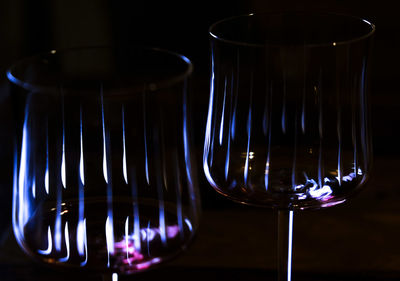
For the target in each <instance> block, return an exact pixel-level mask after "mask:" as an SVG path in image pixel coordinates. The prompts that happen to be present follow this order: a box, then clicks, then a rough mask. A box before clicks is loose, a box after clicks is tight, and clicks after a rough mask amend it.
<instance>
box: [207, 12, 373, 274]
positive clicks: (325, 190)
mask: <svg viewBox="0 0 400 281" xmlns="http://www.w3.org/2000/svg"><path fill="white" fill-rule="evenodd" d="M374 31H375V27H374V25H373V24H371V23H370V22H368V21H366V20H364V19H359V18H356V17H352V16H345V15H334V14H315V13H280V14H249V15H243V16H237V17H232V18H228V19H224V20H221V21H219V22H217V23H215V24H213V25H212V26H211V27H210V31H209V34H210V42H211V83H210V84H211V87H210V99H209V108H208V118H207V125H206V133H205V143H204V154H203V168H204V172H205V175H206V177H207V179H208V181H209V183H210V184H211V185H212V187H213V188H214V189H215V190H216V191H217V192H219V193H221V194H222V195H224V196H226V197H227V198H229V199H231V200H233V201H237V202H240V203H243V204H249V205H256V206H265V207H272V208H274V209H275V210H277V214H278V240H279V241H278V243H277V244H278V280H280V281H281V280H291V263H292V259H291V257H292V238H293V236H292V235H293V229H292V228H293V211H295V210H302V209H309V208H324V207H329V206H333V205H336V204H340V203H342V202H344V201H346V200H347V198H348V197H349V196H350V195H352V194H354V193H355V192H356V191H358V190H359V189H360V188H361V187H362V186H363V185H364V183H365V181H366V180H367V178H368V174H369V173H370V168H371V160H372V152H371V149H372V145H371V130H370V124H369V106H368V102H369V101H368V95H367V92H368V91H367V90H368V89H367V86H368V85H367V81H368V71H369V66H370V52H371V41H372V37H373V36H372V35H373V34H374Z"/></svg>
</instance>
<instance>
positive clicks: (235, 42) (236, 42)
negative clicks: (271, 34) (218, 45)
mask: <svg viewBox="0 0 400 281" xmlns="http://www.w3.org/2000/svg"><path fill="white" fill-rule="evenodd" d="M278 15H313V16H335V17H343V18H347V19H353V20H357V21H359V22H363V23H365V24H366V25H367V26H369V27H370V31H369V32H367V33H366V34H364V35H361V36H357V37H354V38H351V39H348V40H342V41H332V42H329V43H309V44H306V43H304V44H302V45H300V44H299V45H289V44H279V43H263V44H260V43H248V42H244V41H239V40H231V39H226V38H224V37H223V36H219V35H217V34H215V33H213V30H214V29H215V28H216V27H217V26H218V25H219V24H221V23H226V22H229V21H232V20H236V19H240V18H246V17H247V18H250V17H253V16H278ZM375 30H376V26H375V24H373V23H371V22H370V21H369V20H366V19H364V18H361V17H357V16H353V15H346V14H340V13H318V12H276V13H274V12H260V13H248V14H242V15H237V16H232V17H227V18H223V19H221V20H218V21H216V22H214V23H213V24H212V25H211V26H210V27H209V29H208V34H209V36H210V37H211V38H212V39H214V40H217V41H219V42H223V43H226V44H231V45H237V46H243V47H255V48H265V47H268V46H302V47H309V48H312V47H336V46H340V45H347V44H351V43H354V42H357V41H361V40H363V39H366V38H369V37H371V36H372V35H373V34H374V33H375Z"/></svg>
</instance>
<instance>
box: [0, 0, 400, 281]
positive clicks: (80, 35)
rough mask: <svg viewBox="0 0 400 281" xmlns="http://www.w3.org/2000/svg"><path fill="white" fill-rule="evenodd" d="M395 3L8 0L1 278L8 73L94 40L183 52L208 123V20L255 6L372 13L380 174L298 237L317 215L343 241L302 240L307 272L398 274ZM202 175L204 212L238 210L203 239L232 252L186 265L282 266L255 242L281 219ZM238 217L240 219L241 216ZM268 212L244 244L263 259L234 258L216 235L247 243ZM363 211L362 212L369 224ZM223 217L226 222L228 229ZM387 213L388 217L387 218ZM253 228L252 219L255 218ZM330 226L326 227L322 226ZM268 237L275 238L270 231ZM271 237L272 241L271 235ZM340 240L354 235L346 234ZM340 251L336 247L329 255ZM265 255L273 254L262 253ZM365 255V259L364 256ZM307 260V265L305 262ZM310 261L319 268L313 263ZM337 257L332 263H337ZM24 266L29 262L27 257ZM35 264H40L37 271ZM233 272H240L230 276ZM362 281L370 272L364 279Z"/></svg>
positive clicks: (3, 5)
mask: <svg viewBox="0 0 400 281" xmlns="http://www.w3.org/2000/svg"><path fill="white" fill-rule="evenodd" d="M393 3H395V1H391V0H379V1H377V0H375V1H372V0H327V1H316V0H307V1H299V0H281V1H278V0H275V1H270V0H267V1H266V0H248V1H245V0H201V1H200V0H191V1H188V0H187V1H181V0H179V1H178V0H171V1H166V0H164V1H154V0H139V1H111V0H109V1H106V0H80V1H76V0H36V1H32V0H0V42H1V44H0V75H1V80H0V160H1V162H0V163H1V165H0V238H1V240H0V243H1V245H0V275H1V274H2V273H1V271H2V270H3V273H4V270H5V268H9V264H10V262H12V261H16V262H17V263H18V262H20V259H22V255H21V253H20V252H19V251H18V250H17V249H14V248H12V247H15V244H13V243H15V242H13V239H12V235H11V231H10V221H11V219H10V218H11V192H12V190H11V189H12V186H11V153H12V146H11V144H12V143H11V137H10V136H11V133H12V129H13V125H12V122H11V108H10V105H9V95H8V94H9V93H8V91H7V89H8V88H7V83H6V81H5V79H4V78H5V77H4V71H5V70H6V68H7V67H8V66H9V65H10V64H11V63H12V62H13V61H15V60H16V59H19V58H22V57H25V56H28V55H31V54H35V53H38V52H43V51H48V50H51V49H60V48H70V47H79V46H93V45H129V44H141V45H151V46H155V47H161V48H166V49H169V50H172V51H176V52H179V53H181V54H184V55H186V56H188V57H189V58H190V59H191V60H192V61H193V64H194V67H195V71H194V75H193V83H192V91H193V94H194V95H195V96H196V105H195V112H194V113H195V120H196V126H198V128H204V125H205V119H206V110H207V102H208V94H209V84H208V83H209V81H208V80H209V41H208V27H209V26H210V24H212V23H213V22H215V21H217V20H219V19H222V18H225V17H228V16H234V15H240V14H246V13H249V12H281V11H296V10H300V11H304V10H306V11H324V12H334V13H345V14H351V15H355V16H360V17H363V18H366V19H368V20H369V21H371V22H373V23H375V24H376V26H377V31H376V36H375V46H374V54H373V67H372V76H371V88H370V89H371V95H372V114H373V118H372V120H373V132H374V151H375V155H376V159H377V160H376V165H375V166H376V168H375V170H374V176H373V177H372V179H371V181H370V183H369V184H368V185H369V186H370V188H369V192H366V193H365V195H360V197H359V198H358V199H355V201H354V203H353V204H345V206H343V207H342V206H339V207H335V208H332V209H333V210H332V211H330V210H329V211H325V210H324V211H320V213H318V214H317V212H316V213H311V214H305V215H304V219H303V220H302V219H301V218H300V219H299V221H298V225H299V228H300V229H303V232H304V233H303V234H299V238H298V240H300V237H301V239H302V240H304V239H305V240H306V241H308V242H310V236H308V235H306V234H305V233H306V232H307V231H306V230H304V229H313V227H314V226H313V225H315V224H312V225H311V224H310V222H311V221H314V222H316V224H318V223H319V224H321V223H322V226H321V225H320V227H319V228H318V230H315V229H314V230H315V231H316V233H318V234H315V235H327V236H329V237H331V238H332V237H333V238H335V237H336V240H334V241H335V242H334V243H337V245H332V244H329V245H328V246H327V244H320V246H321V245H322V246H324V245H325V247H328V248H326V250H322V249H317V248H316V247H314V248H313V247H311V248H301V246H297V247H298V251H299V255H298V257H299V258H298V259H299V260H300V261H296V262H297V264H299V265H298V268H299V270H308V268H314V269H316V270H317V271H330V272H337V271H351V269H352V268H355V271H356V273H355V274H357V272H360V271H363V270H367V271H368V268H369V269H371V265H372V269H371V271H373V272H381V273H382V272H385V273H387V272H390V274H392V273H393V272H394V273H393V274H394V275H396V272H400V246H399V242H398V237H397V239H396V236H395V235H397V234H400V233H399V232H400V207H398V205H400V204H397V202H396V201H397V200H399V199H400V192H399V191H398V189H399V187H398V186H397V179H396V176H397V174H398V167H400V161H398V159H399V157H398V154H399V152H400V146H399V143H400V133H399V128H400V125H399V124H400V98H399V93H398V82H399V81H400V70H399V65H400V53H399V50H400V38H399V37H400V22H399V21H398V8H397V7H396V6H395V5H393ZM196 144H197V145H198V149H199V150H200V151H201V146H202V144H203V133H202V130H197V133H196ZM200 158H201V157H200ZM200 160H201V159H199V161H200ZM199 164H200V163H199ZM199 167H201V165H199ZM200 182H201V185H200V187H201V193H202V199H203V200H202V201H203V206H204V210H205V212H204V214H205V218H207V216H208V214H209V213H208V212H213V211H214V210H220V211H221V212H222V211H226V210H228V211H229V214H228V215H226V214H224V213H218V215H216V216H214V215H213V216H211V218H210V220H208V221H206V219H204V220H205V221H206V222H204V225H205V226H203V228H202V231H203V232H205V234H204V235H203V236H201V235H199V237H200V238H199V240H200V242H199V243H200V244H201V243H204V245H207V244H208V245H210V246H209V247H210V248H211V247H214V246H215V247H219V248H218V252H219V253H220V252H224V251H225V253H226V254H225V256H224V255H223V254H219V255H218V254H217V256H215V253H213V254H210V253H205V252H204V251H205V250H204V247H201V246H196V244H195V245H194V250H193V251H194V252H193V251H192V252H189V253H188V257H189V258H188V260H186V261H182V260H180V261H179V260H178V262H177V263H176V264H177V266H178V267H179V266H181V265H185V266H189V267H191V266H193V265H192V264H190V263H191V262H193V261H199V260H201V261H204V259H205V257H207V258H209V260H208V263H207V261H205V262H203V263H202V262H200V265H202V266H206V267H207V266H211V265H215V266H223V267H228V268H229V267H240V265H243V267H244V268H263V269H268V270H270V269H271V268H273V267H272V266H270V264H268V261H271V260H273V251H270V250H269V249H265V247H266V246H259V244H258V243H256V242H255V241H257V239H263V237H264V236H263V235H261V234H260V233H261V232H262V231H264V230H265V229H267V230H268V231H269V233H272V230H271V229H270V228H272V226H273V223H272V218H270V217H271V216H272V213H271V212H269V211H264V210H263V211H255V210H254V209H252V208H249V209H247V208H243V207H240V206H237V205H234V204H233V203H230V202H228V201H226V200H224V199H222V198H221V197H220V196H219V195H217V194H216V193H215V192H214V191H213V190H212V189H211V187H209V185H208V184H207V183H206V180H205V179H204V176H203V175H202V174H200ZM396 198H397V199H396ZM247 212H255V214H253V215H252V217H251V219H250V220H249V219H248V218H247V217H246V214H248V213H247ZM365 212H370V213H371V214H372V215H373V214H376V216H377V217H378V218H379V219H377V220H378V224H377V225H376V223H377V222H376V220H375V221H374V220H373V219H372V220H369V219H366V221H365V222H363V221H362V218H364V219H365V217H363V216H364V215H365ZM374 212H375V213H374ZM232 214H234V215H235V216H237V217H235V218H232ZM264 214H265V221H268V220H270V219H271V223H265V222H263V223H265V224H264V226H263V228H262V231H261V230H260V232H258V234H254V239H252V238H249V237H245V241H246V243H248V246H247V247H245V246H242V248H240V249H242V250H243V251H244V252H243V253H242V254H243V255H247V254H249V253H252V254H254V255H253V257H254V259H255V262H254V263H250V262H249V259H252V257H250V256H249V258H247V257H244V258H243V261H242V262H241V261H240V260H233V258H232V255H235V252H232V249H231V245H229V243H228V242H224V241H225V240H221V239H220V238H219V239H215V237H214V236H215V235H216V236H220V235H222V236H225V235H227V234H226V233H225V231H224V229H225V230H227V231H228V229H231V230H232V232H234V233H233V236H232V237H231V239H241V240H242V239H243V237H242V236H240V235H239V236H235V233H236V235H238V234H237V233H238V232H235V231H234V230H235V229H236V227H235V226H234V225H235V223H237V224H239V225H240V223H242V224H243V223H245V224H246V223H247V224H249V223H250V222H254V225H256V224H259V221H260V220H263V216H264ZM391 215H392V216H391ZM359 216H361V222H360V217H359ZM385 216H388V217H385ZM318 217H319V218H321V217H324V218H325V219H324V220H323V222H321V221H318ZM217 218H220V219H221V220H222V221H223V222H225V223H226V224H225V225H224V226H221V224H220V223H219V221H218V219H217ZM351 219H353V220H354V221H352V220H351ZM382 220H383V221H384V222H385V224H382ZM296 222H297V220H296ZM379 222H380V223H381V224H379ZM229 223H231V224H229ZM324 223H325V224H324ZM222 225H223V223H222ZM254 225H253V227H254ZM249 227H252V226H251V225H249ZM324 227H325V229H326V230H321V229H323V228H324ZM207 228H211V230H212V231H214V232H212V231H211V232H209V231H208V230H209V229H207ZM346 229H347V230H346ZM372 230H375V232H376V233H375V234H371V232H373V231H372ZM207 231H208V232H207ZM242 231H243V230H242ZM318 231H319V232H318ZM324 231H325V232H324ZM346 231H347V232H346ZM212 235H214V236H212ZM268 235H269V236H271V235H272V234H268ZM268 235H267V237H269V236H268ZM302 235H303V236H302ZM368 235H369V236H368ZM374 235H375V236H374ZM201 237H203V238H201ZM267 237H264V238H265V239H266V240H267ZM338 237H339V238H340V237H341V238H342V239H346V240H344V241H343V240H340V239H339V238H338ZM320 238H321V237H320ZM347 238H349V240H347ZM207 239H208V240H207ZM213 239H214V240H213ZM375 240H378V242H377V241H375ZM349 241H353V242H349ZM354 241H355V242H354ZM374 241H375V242H374ZM220 242H221V243H222V245H221V243H220ZM218 243H219V244H218ZM224 243H225V244H224ZM268 243H270V244H271V243H272V242H265V245H270V244H268ZM299 243H301V241H299ZM346 243H349V244H350V245H352V246H353V247H354V248H353V249H352V250H351V249H350V250H349V249H347V251H344V250H343V249H344V248H346V247H347V245H348V244H346ZM354 243H355V244H354ZM357 243H358V244H357ZM374 243H375V244H374ZM197 245H198V244H197ZM371 245H374V246H371ZM224 246H225V248H224ZM196 247H197V248H196ZM252 247H253V248H252ZM260 247H261V248H260ZM227 249H228V250H227ZM240 249H239V250H240ZM245 249H246V250H245ZM396 249H397V250H398V251H397V250H396ZM196 251H197V252H196ZM301 251H303V254H301V253H302V252H301ZM332 251H333V253H331V254H328V255H327V253H329V252H332ZM371 251H372V252H371ZM335 253H336V254H335ZM207 254H208V256H207ZM236 254H237V253H236ZM319 254H324V255H325V256H328V257H327V258H326V259H325V260H324V259H322V261H321V260H319V261H315V257H318V255H319ZM10 255H15V256H10ZM200 255H203V257H200ZM212 256H214V259H213V258H212ZM229 256H230V258H229ZM263 256H264V257H265V260H263ZM218 257H220V258H227V260H225V261H221V260H218ZM362 257H364V259H362ZM190 258H192V260H191V259H190ZM257 258H258V260H257ZM295 259H296V256H295ZM357 259H359V260H358V261H357ZM301 260H303V262H304V264H302V263H301ZM313 260H314V261H313ZM311 261H313V262H311ZM307 263H308V265H310V264H312V265H311V266H308V265H307ZM332 263H333V265H331V266H329V265H328V264H332ZM362 263H364V264H362ZM1 264H3V265H4V266H2V265H1ZM23 264H24V265H25V263H23ZM295 264H296V263H295ZM335 265H336V266H335ZM30 270H31V271H34V270H33V269H32V268H30ZM11 271H12V270H11ZM12 272H13V271H12ZM34 272H36V271H34ZM6 274H7V271H6ZM12 274H14V273H9V276H12ZM35 274H37V273H35ZM221 274H222V273H221ZM246 274H249V273H246ZM371 274H372V273H371ZM222 275H223V274H222ZM4 276H6V275H4ZM225 276H231V275H229V274H228V275H226V274H225ZM247 276H249V275H247ZM351 276H353V275H351ZM382 276H383V275H382ZM396 276H397V275H396ZM10 278H11V279H10V280H14V279H12V278H13V277H10ZM21 278H22V277H21ZM226 278H228V277H226ZM363 278H364V277H363ZM388 278H389V277H386V280H389V279H388ZM0 279H1V277H0ZM354 279H356V278H353V280H354ZM1 280H3V279H1ZM7 280H8V279H7ZM15 280H17V279H15ZM21 280H22V279H21ZM44 280H47V279H44ZM49 280H51V279H49ZM196 280H197V279H196ZM346 280H347V279H346ZM360 280H367V279H366V277H365V278H364V279H360ZM371 280H372V279H371ZM373 280H378V279H373ZM379 280H380V279H379ZM382 280H383V279H382Z"/></svg>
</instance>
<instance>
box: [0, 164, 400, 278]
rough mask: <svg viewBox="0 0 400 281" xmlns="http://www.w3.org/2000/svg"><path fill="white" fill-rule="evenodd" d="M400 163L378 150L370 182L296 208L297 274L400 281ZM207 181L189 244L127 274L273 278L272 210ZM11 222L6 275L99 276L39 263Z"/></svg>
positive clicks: (3, 257) (1, 262)
mask: <svg viewBox="0 0 400 281" xmlns="http://www.w3.org/2000/svg"><path fill="white" fill-rule="evenodd" d="M398 167H400V157H396V156H380V157H377V158H376V159H375V165H374V170H373V173H372V176H371V178H370V180H369V182H368V184H367V186H366V188H365V189H364V190H363V191H362V192H361V193H359V194H358V195H357V196H356V197H354V198H352V199H350V200H349V201H348V202H346V203H344V204H342V205H339V206H335V207H331V208H327V209H321V210H317V211H301V212H297V213H295V220H294V222H295V223H294V229H295V231H294V256H293V265H294V267H293V269H294V273H293V279H294V280H309V281H310V280H400V240H399V238H400V203H399V200H400V187H399V186H398V183H397V180H396V179H397V176H398V174H399V173H398ZM201 188H204V190H203V191H204V192H203V197H204V196H210V198H203V201H204V204H205V207H204V210H203V215H202V221H201V226H200V229H199V231H198V235H197V237H196V239H195V241H194V242H193V244H192V245H191V246H190V247H189V249H188V250H187V251H186V252H184V253H183V254H182V255H180V256H179V257H178V258H176V259H175V260H173V261H171V262H169V263H167V264H165V265H164V266H161V267H160V268H159V269H157V270H155V271H153V272H147V273H143V274H139V275H134V276H131V277H126V278H121V280H142V279H143V280H155V279H160V278H165V277H166V276H168V277H171V278H174V279H178V280H187V279H190V280H204V279H206V278H207V279H211V280H273V279H274V278H273V277H274V274H275V273H274V269H275V237H276V236H275V223H274V219H273V212H272V211H271V210H269V209H260V208H253V207H248V206H240V205H237V204H234V203H230V202H227V201H226V200H225V199H224V198H221V197H220V195H217V194H215V193H214V191H213V190H211V187H209V186H207V185H206V184H202V186H201ZM211 197H212V198H211ZM209 201H212V204H207V202H209ZM10 229H11V228H9V229H8V231H6V232H5V235H4V238H3V242H2V244H1V248H0V276H1V277H0V280H4V281H11V280H12V281H14V280H21V281H24V280H34V281H36V280H71V279H75V280H97V279H96V278H95V277H93V276H91V277H90V278H89V279H88V277H87V276H86V275H83V274H81V273H77V272H73V271H68V272H59V271H55V270H53V269H48V268H44V267H42V266H40V265H37V264H34V263H32V262H31V261H30V260H29V259H28V258H27V257H25V255H24V254H23V253H22V252H21V251H20V250H19V248H18V246H17V245H16V243H15V241H14V239H13V236H12V232H11V230H10ZM171 280H173V279H171Z"/></svg>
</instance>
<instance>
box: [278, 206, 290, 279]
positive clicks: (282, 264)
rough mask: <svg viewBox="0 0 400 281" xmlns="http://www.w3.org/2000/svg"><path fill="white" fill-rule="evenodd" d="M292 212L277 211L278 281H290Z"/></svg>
mask: <svg viewBox="0 0 400 281" xmlns="http://www.w3.org/2000/svg"><path fill="white" fill-rule="evenodd" d="M292 241H293V210H290V209H289V210H285V209H278V281H291V280H292Z"/></svg>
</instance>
